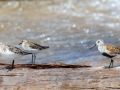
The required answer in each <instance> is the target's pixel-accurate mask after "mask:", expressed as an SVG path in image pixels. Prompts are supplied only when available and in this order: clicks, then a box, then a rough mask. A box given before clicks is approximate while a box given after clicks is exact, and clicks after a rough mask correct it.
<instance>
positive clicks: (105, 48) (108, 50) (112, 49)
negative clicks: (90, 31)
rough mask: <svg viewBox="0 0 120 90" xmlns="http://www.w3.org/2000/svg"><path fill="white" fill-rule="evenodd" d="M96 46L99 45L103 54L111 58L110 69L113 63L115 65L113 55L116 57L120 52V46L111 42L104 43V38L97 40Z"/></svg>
mask: <svg viewBox="0 0 120 90" xmlns="http://www.w3.org/2000/svg"><path fill="white" fill-rule="evenodd" d="M95 46H98V50H99V51H100V53H101V54H102V55H103V56H106V57H108V58H111V62H110V65H109V69H110V67H111V65H112V67H113V62H114V61H113V57H115V56H117V55H118V54H120V48H119V47H117V46H114V45H111V44H107V43H104V41H103V40H97V41H96V44H95V45H94V46H93V47H95ZM93 47H92V48H93ZM92 48H90V49H92Z"/></svg>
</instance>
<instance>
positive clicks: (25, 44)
mask: <svg viewBox="0 0 120 90" xmlns="http://www.w3.org/2000/svg"><path fill="white" fill-rule="evenodd" d="M20 44H22V48H23V49H24V50H25V51H26V52H29V53H32V63H35V59H36V55H35V54H37V53H38V52H39V51H40V50H43V49H47V48H49V46H41V45H39V44H36V43H33V42H30V41H28V40H27V39H23V40H22V42H21V43H20ZM20 44H19V45H20Z"/></svg>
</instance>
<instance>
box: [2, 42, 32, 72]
mask: <svg viewBox="0 0 120 90" xmlns="http://www.w3.org/2000/svg"><path fill="white" fill-rule="evenodd" d="M0 54H1V55H2V56H3V57H5V58H8V59H12V60H13V62H12V68H11V70H12V69H14V59H17V58H20V57H22V56H24V55H28V54H32V53H27V52H24V51H22V50H21V49H19V48H17V47H14V46H11V45H5V44H3V43H0Z"/></svg>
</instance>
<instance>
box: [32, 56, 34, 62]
mask: <svg viewBox="0 0 120 90" xmlns="http://www.w3.org/2000/svg"><path fill="white" fill-rule="evenodd" d="M33 57H34V54H32V63H33V59H34V58H33Z"/></svg>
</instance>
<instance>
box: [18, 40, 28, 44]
mask: <svg viewBox="0 0 120 90" xmlns="http://www.w3.org/2000/svg"><path fill="white" fill-rule="evenodd" d="M27 42H28V40H27V39H23V40H22V42H21V43H20V44H23V43H27ZM20 44H19V45H20Z"/></svg>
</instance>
